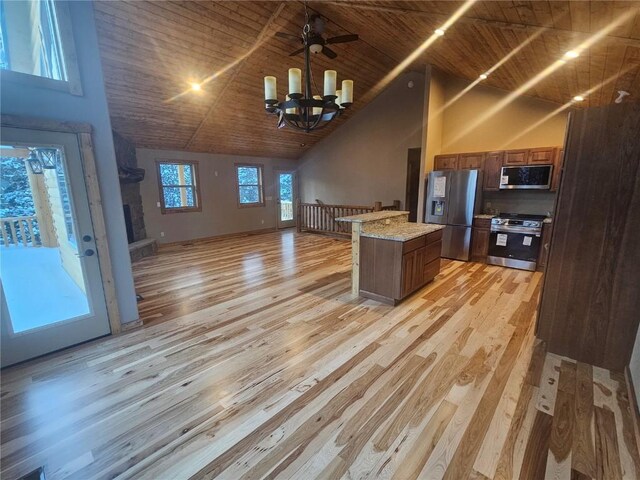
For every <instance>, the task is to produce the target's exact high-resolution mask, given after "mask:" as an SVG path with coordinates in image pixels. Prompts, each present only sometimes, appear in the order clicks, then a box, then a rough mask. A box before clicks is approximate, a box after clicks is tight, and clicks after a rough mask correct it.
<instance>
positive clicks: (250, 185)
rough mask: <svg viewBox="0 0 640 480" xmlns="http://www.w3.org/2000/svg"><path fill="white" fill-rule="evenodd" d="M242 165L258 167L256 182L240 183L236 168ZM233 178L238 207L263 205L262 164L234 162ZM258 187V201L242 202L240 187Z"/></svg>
mask: <svg viewBox="0 0 640 480" xmlns="http://www.w3.org/2000/svg"><path fill="white" fill-rule="evenodd" d="M243 167H249V168H257V169H258V184H257V185H254V184H249V185H240V179H239V178H238V169H239V168H243ZM235 179H236V200H237V202H238V208H253V207H264V206H265V201H264V165H263V164H261V163H236V164H235ZM253 186H257V187H258V193H259V195H260V201H259V202H251V203H242V202H241V201H240V187H253Z"/></svg>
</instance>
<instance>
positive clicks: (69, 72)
mask: <svg viewBox="0 0 640 480" xmlns="http://www.w3.org/2000/svg"><path fill="white" fill-rule="evenodd" d="M75 57H76V54H75V46H74V45H73V36H72V34H71V27H70V15H69V9H68V5H66V4H65V2H57V1H54V0H24V1H20V2H12V1H5V0H0V70H1V71H2V80H3V81H5V80H8V81H13V82H20V83H23V84H29V85H35V86H44V87H47V88H54V89H58V90H68V91H69V92H71V93H72V94H74V95H82V89H81V87H80V81H79V79H80V76H79V73H78V66H77V63H76V61H75Z"/></svg>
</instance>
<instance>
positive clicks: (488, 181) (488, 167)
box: [482, 152, 504, 190]
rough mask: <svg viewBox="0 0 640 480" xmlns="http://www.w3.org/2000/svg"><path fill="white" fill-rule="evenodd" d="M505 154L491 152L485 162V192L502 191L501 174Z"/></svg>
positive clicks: (483, 186) (483, 187)
mask: <svg viewBox="0 0 640 480" xmlns="http://www.w3.org/2000/svg"><path fill="white" fill-rule="evenodd" d="M503 161H504V152H489V153H487V155H486V158H485V160H484V179H483V185H482V189H483V190H500V173H501V169H502V164H503Z"/></svg>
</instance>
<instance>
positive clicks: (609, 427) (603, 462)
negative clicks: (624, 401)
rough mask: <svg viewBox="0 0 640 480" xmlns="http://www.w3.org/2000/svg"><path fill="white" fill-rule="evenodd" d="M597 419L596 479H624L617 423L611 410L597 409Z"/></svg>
mask: <svg viewBox="0 0 640 480" xmlns="http://www.w3.org/2000/svg"><path fill="white" fill-rule="evenodd" d="M595 418H596V479H597V480H613V479H619V478H622V467H621V465H620V453H619V450H618V440H617V438H616V435H615V431H616V426H615V425H616V422H615V416H614V414H613V412H612V411H611V410H607V409H605V408H601V407H595Z"/></svg>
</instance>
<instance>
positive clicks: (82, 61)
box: [0, 2, 138, 323]
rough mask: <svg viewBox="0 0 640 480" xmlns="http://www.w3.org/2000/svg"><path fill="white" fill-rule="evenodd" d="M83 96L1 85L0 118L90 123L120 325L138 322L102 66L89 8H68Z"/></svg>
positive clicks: (85, 4) (79, 4)
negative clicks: (0, 115)
mask: <svg viewBox="0 0 640 480" xmlns="http://www.w3.org/2000/svg"><path fill="white" fill-rule="evenodd" d="M68 5H69V10H70V13H71V23H72V26H73V35H74V38H75V47H76V53H77V56H78V64H79V70H80V77H81V80H82V89H83V91H84V95H83V96H74V95H71V94H69V93H65V92H62V91H56V90H48V89H43V88H37V87H33V86H28V85H23V84H19V83H10V82H7V81H3V82H1V83H2V85H0V94H1V96H2V113H3V114H12V115H23V116H29V117H40V118H49V119H56V120H66V121H73V122H84V123H90V124H91V125H92V126H93V129H94V131H93V141H94V148H95V156H96V163H97V165H96V166H97V170H98V179H99V184H100V193H101V195H102V204H103V211H104V218H105V222H106V226H107V241H108V242H109V250H110V253H111V261H112V267H113V276H114V280H115V288H116V295H117V297H118V306H119V307H120V315H121V320H122V322H124V323H126V322H132V321H135V320H137V318H138V308H137V305H136V297H135V291H134V286H133V275H132V273H131V262H130V260H129V249H128V246H127V234H126V230H125V226H124V215H123V212H122V201H121V199H120V184H119V181H118V171H117V167H116V162H115V153H114V149H113V137H112V136H111V121H110V119H109V110H108V106H107V99H106V96H105V90H104V81H103V76H102V65H101V63H100V52H99V50H98V40H97V37H96V28H95V24H94V18H93V4H92V3H91V2H68Z"/></svg>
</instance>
